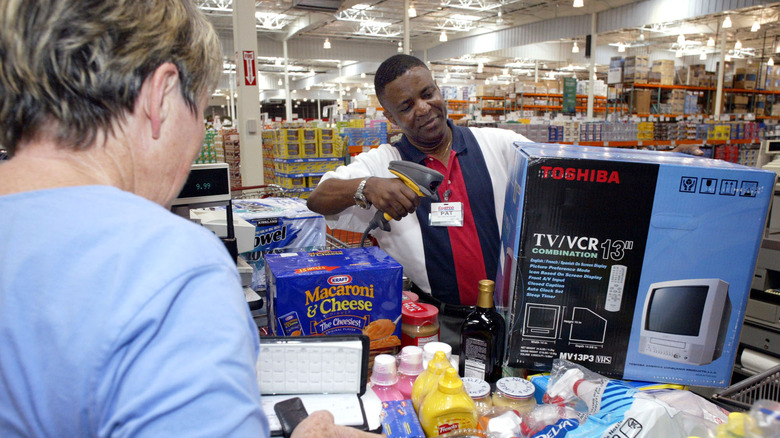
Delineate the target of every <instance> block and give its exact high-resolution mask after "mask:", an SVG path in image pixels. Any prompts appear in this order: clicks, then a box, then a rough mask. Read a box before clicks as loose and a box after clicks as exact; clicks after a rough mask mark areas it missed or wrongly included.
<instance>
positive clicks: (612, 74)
mask: <svg viewBox="0 0 780 438" xmlns="http://www.w3.org/2000/svg"><path fill="white" fill-rule="evenodd" d="M621 82H623V58H622V57H620V56H613V57H612V58H610V59H609V72H608V73H607V83H608V84H619V83H621Z"/></svg>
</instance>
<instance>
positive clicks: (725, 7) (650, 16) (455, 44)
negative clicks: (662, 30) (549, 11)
mask: <svg viewBox="0 0 780 438" xmlns="http://www.w3.org/2000/svg"><path fill="white" fill-rule="evenodd" d="M770 3H773V2H770V1H761V0H718V1H700V0H687V1H683V0H646V1H639V2H633V3H629V4H627V5H623V6H618V7H616V8H612V9H607V10H605V11H601V12H599V13H598V14H597V15H598V17H597V21H598V33H604V32H612V31H618V30H620V29H626V28H632V27H639V26H643V25H645V24H647V23H659V22H667V21H678V20H688V19H692V18H695V17H700V16H703V15H710V14H716V13H720V12H724V11H730V10H734V9H741V8H747V7H751V6H760V5H765V4H770ZM590 24H591V17H590V16H589V15H580V16H571V17H558V18H553V19H549V20H544V21H540V22H536V23H531V24H526V25H522V26H517V27H512V28H508V29H502V30H498V31H494V32H489V33H485V34H482V35H475V36H471V37H466V38H459V39H456V40H453V41H449V42H447V43H443V44H440V45H438V46H435V47H431V48H429V49H428V50H427V55H428V59H429V60H439V59H446V58H456V57H459V56H463V55H466V54H470V53H473V54H477V53H485V52H491V51H496V50H501V49H508V48H511V47H518V46H524V45H528V44H536V43H542V42H546V41H556V40H560V39H567V38H575V37H582V36H584V35H587V34H588V33H590Z"/></svg>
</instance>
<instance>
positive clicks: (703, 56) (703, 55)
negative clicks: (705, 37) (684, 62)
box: [699, 52, 707, 61]
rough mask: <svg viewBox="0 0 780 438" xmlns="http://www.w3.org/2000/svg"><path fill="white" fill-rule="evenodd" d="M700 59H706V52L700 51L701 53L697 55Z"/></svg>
mask: <svg viewBox="0 0 780 438" xmlns="http://www.w3.org/2000/svg"><path fill="white" fill-rule="evenodd" d="M699 60H700V61H706V60H707V52H701V55H699Z"/></svg>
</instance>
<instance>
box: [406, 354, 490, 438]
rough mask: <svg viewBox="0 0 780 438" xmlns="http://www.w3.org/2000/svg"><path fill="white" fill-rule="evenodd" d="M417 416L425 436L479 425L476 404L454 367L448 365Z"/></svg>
mask: <svg viewBox="0 0 780 438" xmlns="http://www.w3.org/2000/svg"><path fill="white" fill-rule="evenodd" d="M418 417H419V418H420V425H421V426H422V428H423V432H425V436H426V437H433V436H439V435H444V434H446V433H450V432H456V431H459V430H463V429H475V428H476V427H477V419H478V418H477V405H476V404H474V400H472V399H471V397H470V396H469V395H468V394H467V393H466V390H465V388H464V387H463V382H462V381H461V380H460V377H458V372H457V371H455V368H448V369H447V370H446V371H445V372H444V376H442V378H441V379H440V380H439V385H438V387H437V388H436V390H434V391H432V392H431V393H430V394H428V395H427V396H426V397H425V400H423V402H422V406H420V410H419V415H418Z"/></svg>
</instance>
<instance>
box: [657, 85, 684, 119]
mask: <svg viewBox="0 0 780 438" xmlns="http://www.w3.org/2000/svg"><path fill="white" fill-rule="evenodd" d="M662 105H663V106H662V108H661V111H659V113H661V114H683V113H684V112H685V90H671V91H670V92H669V94H668V96H667V98H666V101H665V102H664V103H663V104H662Z"/></svg>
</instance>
